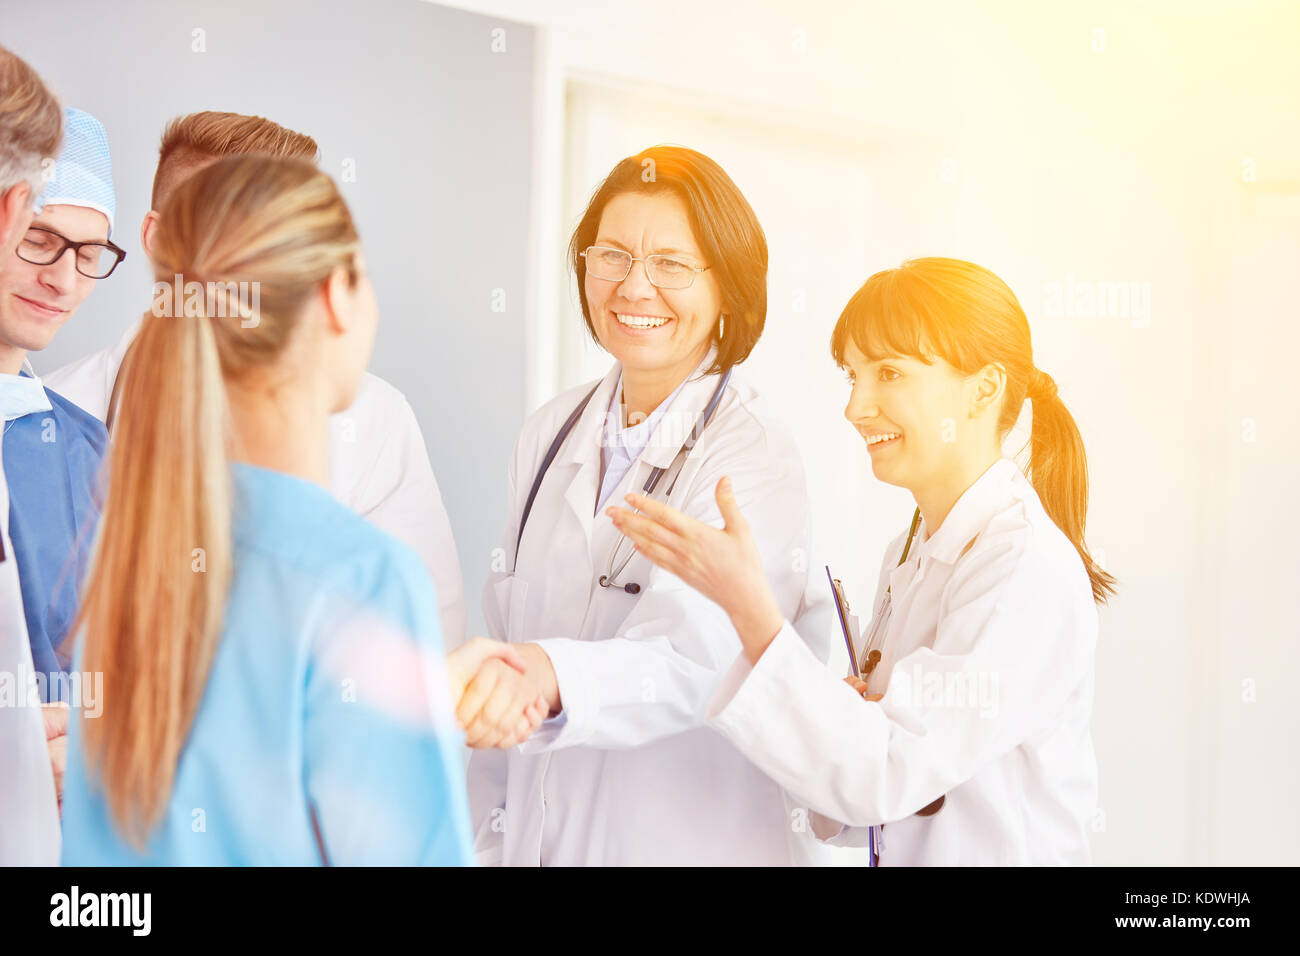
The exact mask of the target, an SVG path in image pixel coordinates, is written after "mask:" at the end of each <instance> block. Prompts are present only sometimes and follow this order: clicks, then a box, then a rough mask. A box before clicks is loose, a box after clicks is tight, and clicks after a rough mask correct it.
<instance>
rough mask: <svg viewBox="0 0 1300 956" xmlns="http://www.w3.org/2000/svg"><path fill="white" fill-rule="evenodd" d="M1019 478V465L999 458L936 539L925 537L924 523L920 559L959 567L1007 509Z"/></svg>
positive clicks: (946, 520) (919, 533)
mask: <svg viewBox="0 0 1300 956" xmlns="http://www.w3.org/2000/svg"><path fill="white" fill-rule="evenodd" d="M1019 475H1020V466H1019V465H1017V464H1016V463H1015V462H1014V461H1012V460H1011V459H1010V458H999V459H998V460H997V461H995V462H994V463H993V464H992V465H990V466H989V468H988V470H987V471H985V472H984V474H982V475H980V476H979V477H978V478H976V479H975V482H974V484H972V485H971V486H970V487H969V488H967V489H966V490H965V491H964V492H962V495H961V497H960V498H958V499H957V503H956V504H954V505H953V506H952V510H951V511H949V512H948V517H946V518H944V519H943V524H941V525H940V526H939V530H938V531H936V532H935V533H934V535H933V536H931V537H929V538H926V537H925V535H926V534H927V533H928V531H927V529H926V527H925V519H924V518H923V519H921V527H920V529H919V530H918V531H917V541H918V548H917V555H918V557H919V558H920V559H925V558H933V559H935V560H937V561H942V562H944V563H945V564H956V563H957V559H958V558H960V557H961V555H962V553H963V552H964V551H965V550H966V548H967V546H968V545H969V544H970V543H971V542H972V541H974V540H975V538H976V537H977V536H978V535H979V533H980V532H981V531H983V530H984V529H985V528H986V527H988V523H989V521H991V520H992V519H993V516H994V515H996V514H997V513H998V512H999V511H1001V510H1002V509H1003V508H1005V507H1006V504H1007V501H1008V499H1009V497H1010V487H1011V485H1012V484H1013V483H1014V482H1015V481H1016V479H1017V477H1018V476H1019Z"/></svg>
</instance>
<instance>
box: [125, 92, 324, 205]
mask: <svg viewBox="0 0 1300 956" xmlns="http://www.w3.org/2000/svg"><path fill="white" fill-rule="evenodd" d="M249 153H259V154H263V155H266V156H274V157H276V158H278V159H305V160H307V161H308V162H312V163H314V162H316V158H317V156H318V154H319V149H318V147H317V146H316V141H315V140H314V139H312V138H311V137H310V136H308V135H306V134H305V133H295V132H294V131H293V130H291V129H285V128H284V127H283V126H281V125H280V124H279V123H272V122H271V121H270V120H269V119H266V118H265V117H262V116H245V115H244V114H242V113H218V112H213V111H211V110H206V111H204V112H202V113H187V114H186V115H185V116H178V117H176V118H175V119H174V120H172V121H171V122H170V123H168V124H167V128H166V129H165V130H163V135H162V143H160V144H159V146H158V169H157V171H156V172H155V173H154V177H153V193H152V195H151V197H150V204H151V207H152V208H153V209H162V204H163V203H164V202H166V201H167V197H168V196H170V195H171V194H172V192H173V191H175V189H176V187H177V186H178V185H179V184H180V183H181V181H182V180H184V179H186V178H188V177H189V176H190V174H191V173H193V172H194V170H195V168H196V167H197V166H201V165H204V164H206V163H208V162H210V161H211V160H214V159H221V158H223V157H226V156H239V155H245V154H249Z"/></svg>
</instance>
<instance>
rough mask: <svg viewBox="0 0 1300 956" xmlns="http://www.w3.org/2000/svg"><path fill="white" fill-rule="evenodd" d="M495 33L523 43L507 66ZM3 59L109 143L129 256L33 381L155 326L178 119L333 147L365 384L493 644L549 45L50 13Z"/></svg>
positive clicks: (324, 164) (246, 0)
mask: <svg viewBox="0 0 1300 956" xmlns="http://www.w3.org/2000/svg"><path fill="white" fill-rule="evenodd" d="M496 28H503V29H505V30H506V34H505V36H504V40H505V49H504V51H502V52H494V51H493V48H492V47H493V35H492V32H491V31H492V30H493V29H496ZM3 42H4V44H5V45H6V46H7V47H9V48H10V49H12V50H14V51H15V52H17V53H18V54H19V55H20V56H22V57H23V58H24V59H26V60H27V61H28V62H29V63H31V64H32V66H33V67H34V68H35V69H36V70H38V71H39V72H40V73H41V75H42V76H43V77H45V79H46V80H47V82H48V83H49V84H50V86H51V87H52V88H53V89H54V90H55V92H56V93H58V95H59V96H60V97H61V99H62V100H63V101H64V102H65V103H66V104H67V105H70V106H77V107H80V108H82V109H85V110H87V111H89V112H90V113H92V114H93V115H95V116H96V117H98V118H99V119H100V121H101V122H103V123H104V125H105V128H106V129H107V132H108V140H109V146H110V149H111V150H112V154H113V167H114V179H115V181H116V186H117V222H116V228H115V229H114V232H113V239H114V241H115V242H117V243H118V245H120V246H122V248H124V249H125V250H127V259H126V261H125V262H124V263H123V264H122V266H121V267H120V268H119V269H118V270H117V271H116V272H115V273H114V274H113V275H112V276H110V277H109V278H108V279H105V280H103V281H101V282H100V283H98V285H97V287H96V288H95V290H94V292H93V293H92V294H91V295H90V297H89V298H88V299H87V300H86V302H85V304H84V305H83V306H82V307H81V309H79V310H78V312H77V314H76V315H75V316H73V318H72V319H70V320H69V321H68V323H67V324H66V325H65V326H64V327H63V329H62V330H60V332H59V335H58V337H57V338H56V339H55V340H54V343H53V344H52V345H51V346H50V348H48V349H46V350H45V351H44V352H41V353H37V354H34V355H32V356H31V359H32V363H33V365H34V367H35V368H36V370H37V372H38V373H45V372H49V371H53V370H54V369H56V368H58V367H60V366H61V365H63V364H65V363H66V362H69V361H71V360H73V359H75V358H80V357H81V356H83V355H86V354H88V353H90V352H92V351H95V350H97V349H99V348H103V347H105V346H108V345H110V344H112V343H114V342H116V341H117V340H118V338H119V336H120V335H121V334H122V333H123V332H124V331H125V330H126V328H127V327H128V326H129V325H130V324H131V323H132V322H133V321H134V320H135V319H136V318H138V317H139V316H140V314H141V313H142V312H143V311H144V310H145V309H146V308H147V307H148V304H149V296H150V289H151V283H152V280H153V275H152V271H151V270H150V268H149V266H148V261H147V259H146V257H145V255H144V251H143V249H142V247H141V246H140V240H139V235H140V222H141V220H142V219H143V218H144V215H145V213H146V212H147V211H148V209H149V194H150V189H151V186H152V182H153V175H154V169H155V166H156V163H157V159H158V142H159V138H160V137H161V134H162V130H163V127H164V126H165V124H166V123H167V121H168V120H170V119H171V118H172V117H174V116H177V115H180V114H182V113H189V112H194V111H197V110H206V109H214V110H228V111H233V112H242V113H251V114H255V115H260V116H266V117H269V118H270V119H272V120H274V121H276V122H278V123H281V124H282V125H284V126H287V127H289V128H291V129H295V130H300V131H302V132H305V133H308V134H309V135H311V136H312V137H313V138H314V139H315V140H316V141H317V143H318V144H319V145H320V150H321V160H320V163H321V168H322V169H324V170H325V171H326V172H328V173H330V174H331V175H332V176H334V177H335V179H336V181H338V183H339V186H340V189H341V190H342V192H343V195H344V197H345V198H346V199H347V202H348V205H349V206H350V208H351V210H352V213H353V216H354V218H355V219H356V222H357V228H358V229H359V230H360V232H361V238H362V243H363V245H364V247H365V252H366V260H367V263H366V264H367V268H368V271H369V273H370V275H371V278H372V280H373V282H374V285H375V291H376V295H377V298H378V301H379V314H380V322H379V333H378V338H377V340H376V343H375V351H374V355H373V357H372V359H371V363H370V370H371V371H372V372H374V373H375V374H377V375H379V376H381V377H382V378H384V379H386V380H388V381H389V382H391V383H392V384H394V385H395V386H397V388H399V389H400V390H401V391H402V392H403V393H404V394H405V395H406V397H407V399H408V400H409V401H410V403H411V407H412V408H413V409H414V410H415V414H416V417H417V418H418V419H419V421H420V426H421V429H422V430H423V432H424V438H425V442H426V444H427V445H428V451H429V458H430V460H431V461H432V463H433V468H434V473H435V474H436V476H437V478H438V483H439V486H440V488H441V491H442V495H443V501H444V504H445V505H446V508H447V512H448V515H449V517H450V519H451V525H452V531H453V533H454V535H455V537H456V541H457V544H458V545H459V550H460V557H461V567H462V571H463V575H464V582H465V594H466V598H467V600H468V610H469V625H470V630H471V632H472V633H473V632H481V631H482V613H481V611H480V604H479V594H480V592H481V590H482V586H483V581H484V580H485V579H486V577H487V572H488V568H489V566H490V562H491V552H492V548H494V547H496V546H497V544H498V543H499V541H498V539H499V537H500V534H501V531H502V529H503V528H504V525H505V523H504V521H503V519H502V515H501V509H502V502H503V501H504V500H505V466H506V462H507V461H508V460H509V455H510V452H511V449H512V448H513V446H514V436H515V434H516V433H517V432H518V429H519V426H520V424H521V423H522V422H523V415H524V407H525V405H526V401H525V375H526V370H525V357H526V350H525V329H526V323H525V318H524V311H525V307H526V303H527V302H528V301H529V295H528V283H529V281H530V275H529V273H530V266H531V263H532V261H533V260H532V254H531V246H530V239H529V231H528V230H529V227H530V219H531V217H530V209H531V205H532V194H531V193H532V189H533V183H532V179H531V170H532V150H533V144H532V100H533V73H534V46H533V43H534V30H533V28H531V27H529V26H526V25H523V24H516V23H503V22H502V21H501V20H499V19H498V18H487V17H483V16H480V15H477V14H473V13H466V12H465V11H461V10H453V9H449V8H446V7H438V6H431V5H428V4H422V3H420V2H418V0H371V2H368V3H366V4H356V3H353V2H352V0H276V2H275V3H270V4H268V3H265V2H261V0H236V2H228V3H222V4H219V5H206V4H204V5H197V4H192V3H159V2H156V0H120V2H113V3H92V2H85V0H42V2H41V3H40V4H27V5H21V4H6V5H5V10H4V21H3ZM498 289H499V290H501V295H502V296H503V301H504V305H505V310H504V311H501V312H498V311H494V309H493V304H494V295H495V294H496V290H498Z"/></svg>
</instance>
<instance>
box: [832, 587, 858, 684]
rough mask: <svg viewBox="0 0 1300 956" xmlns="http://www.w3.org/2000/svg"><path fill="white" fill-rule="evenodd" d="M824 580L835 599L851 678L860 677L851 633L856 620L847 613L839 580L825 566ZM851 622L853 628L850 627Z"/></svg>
mask: <svg viewBox="0 0 1300 956" xmlns="http://www.w3.org/2000/svg"><path fill="white" fill-rule="evenodd" d="M826 580H828V581H830V582H831V594H832V596H834V598H835V612H836V614H838V615H839V619H840V633H842V634H843V635H844V646H845V647H847V648H848V650H849V664H850V665H852V667H853V676H854V677H861V676H862V675H861V674H859V673H858V652H857V649H856V648H855V647H854V646H853V631H854V630H856V623H857V618H855V617H854V616H853V614H852V613H851V612H850V611H849V601H848V598H846V597H845V596H844V585H843V584H841V583H840V580H839V578H837V577H835V576H834V575H833V574H831V567H830V565H829V564H828V565H826ZM849 622H853V624H854V627H852V628H851V627H850V623H849Z"/></svg>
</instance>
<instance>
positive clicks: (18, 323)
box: [0, 205, 108, 371]
mask: <svg viewBox="0 0 1300 956" xmlns="http://www.w3.org/2000/svg"><path fill="white" fill-rule="evenodd" d="M32 225H33V226H40V227H42V228H44V229H50V230H53V231H54V232H57V233H59V234H60V235H61V236H64V237H65V238H67V239H71V240H73V241H74V242H76V241H84V240H97V241H101V242H102V241H104V240H106V239H108V217H106V216H105V215H104V214H103V213H102V212H98V211H96V210H94V209H87V208H85V207H84V206H63V205H59V206H46V207H45V209H44V211H43V212H42V213H41V214H40V215H39V216H37V217H36V218H35V219H34V220H32ZM23 241H24V240H20V242H19V249H20V250H21V249H22V246H23ZM93 288H95V280H94V279H90V278H87V277H86V276H83V275H82V274H81V273H80V272H78V271H77V269H76V261H75V256H74V255H73V253H72V251H71V250H65V251H64V253H63V255H62V256H60V257H59V259H58V261H57V262H54V263H52V264H51V265H48V266H38V265H34V264H32V263H30V262H25V261H24V260H22V259H20V258H18V255H17V252H13V253H10V254H9V255H8V256H5V257H4V259H3V261H0V353H2V355H0V359H2V360H3V363H4V365H5V366H6V368H5V370H6V371H8V370H9V369H8V366H11V365H21V364H22V357H23V355H24V354H26V353H27V352H38V351H40V350H41V349H43V348H45V347H46V346H47V345H49V344H50V342H51V341H52V340H53V339H54V336H55V333H57V332H58V331H59V329H60V328H62V327H63V323H64V322H66V321H67V320H68V319H69V318H70V317H71V316H72V313H73V312H75V311H77V308H78V306H80V305H81V303H82V302H84V301H85V299H86V296H88V295H90V292H91V290H92V289H93ZM16 370H17V369H16V368H15V369H14V371H16Z"/></svg>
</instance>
